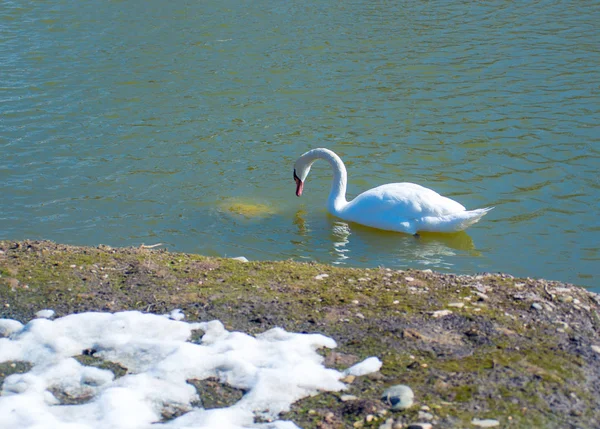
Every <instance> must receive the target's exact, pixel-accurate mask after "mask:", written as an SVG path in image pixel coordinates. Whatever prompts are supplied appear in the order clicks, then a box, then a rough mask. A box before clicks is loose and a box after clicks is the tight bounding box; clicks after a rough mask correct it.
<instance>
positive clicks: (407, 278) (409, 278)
mask: <svg viewBox="0 0 600 429" xmlns="http://www.w3.org/2000/svg"><path fill="white" fill-rule="evenodd" d="M404 280H406V281H407V282H414V281H415V279H414V278H413V277H404Z"/></svg>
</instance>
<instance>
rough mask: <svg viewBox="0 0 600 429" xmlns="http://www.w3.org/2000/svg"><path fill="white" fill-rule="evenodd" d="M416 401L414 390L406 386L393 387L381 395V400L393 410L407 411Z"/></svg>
mask: <svg viewBox="0 0 600 429" xmlns="http://www.w3.org/2000/svg"><path fill="white" fill-rule="evenodd" d="M414 399H415V394H414V393H413V391H412V389H411V388H410V387H408V386H406V385H404V384H397V385H395V386H392V387H390V388H389V389H386V390H385V392H383V395H381V400H382V401H384V402H385V403H386V404H388V405H391V406H392V410H406V409H407V408H410V407H411V406H412V405H413V403H414Z"/></svg>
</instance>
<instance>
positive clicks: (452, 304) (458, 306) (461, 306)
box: [448, 302, 465, 308]
mask: <svg viewBox="0 0 600 429" xmlns="http://www.w3.org/2000/svg"><path fill="white" fill-rule="evenodd" d="M464 306H465V303H464V302H450V303H448V307H455V308H463V307H464Z"/></svg>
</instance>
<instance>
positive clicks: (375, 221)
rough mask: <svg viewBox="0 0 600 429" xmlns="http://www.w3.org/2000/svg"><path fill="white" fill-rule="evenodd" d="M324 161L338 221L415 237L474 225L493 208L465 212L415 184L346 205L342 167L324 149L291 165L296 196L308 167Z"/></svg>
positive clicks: (374, 191) (372, 191)
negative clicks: (330, 172)
mask: <svg viewBox="0 0 600 429" xmlns="http://www.w3.org/2000/svg"><path fill="white" fill-rule="evenodd" d="M317 159H324V160H326V161H327V162H329V164H330V165H331V167H332V168H333V184H332V186H331V193H330V194H329V199H328V201H327V209H328V210H329V212H330V213H331V214H332V215H334V216H337V217H339V218H341V219H344V220H346V221H350V222H356V223H360V224H362V225H366V226H370V227H372V228H378V229H384V230H388V231H398V232H405V233H408V234H416V233H417V232H418V231H430V232H454V231H462V230H463V229H465V228H467V227H469V226H470V225H473V224H474V223H476V222H477V221H479V219H481V218H482V217H483V215H485V214H486V213H487V212H488V211H490V210H491V209H493V207H488V208H483V209H477V210H469V211H467V210H466V209H465V208H464V207H463V205H462V204H459V203H457V202H456V201H454V200H451V199H450V198H446V197H443V196H441V195H440V194H438V193H437V192H435V191H432V190H431V189H428V188H424V187H423V186H420V185H416V184H414V183H390V184H387V185H382V186H378V187H377V188H373V189H370V190H368V191H366V192H363V193H362V194H360V195H359V196H357V197H356V198H354V199H353V200H352V201H350V202H348V201H346V184H347V173H346V167H345V166H344V163H343V162H342V160H341V159H340V157H339V156H337V155H336V154H335V153H334V152H332V151H331V150H329V149H325V148H318V149H313V150H310V151H308V152H306V153H305V154H304V155H302V156H301V157H300V158H298V160H297V161H296V164H295V165H294V180H295V181H296V195H297V196H301V195H302V190H303V188H304V182H305V181H306V177H307V176H308V173H309V172H310V167H311V166H312V164H313V162H315V161H316V160H317Z"/></svg>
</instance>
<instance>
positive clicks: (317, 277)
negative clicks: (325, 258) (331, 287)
mask: <svg viewBox="0 0 600 429" xmlns="http://www.w3.org/2000/svg"><path fill="white" fill-rule="evenodd" d="M327 277H329V274H319V275H318V276H315V280H323V279H325V278H327Z"/></svg>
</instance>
